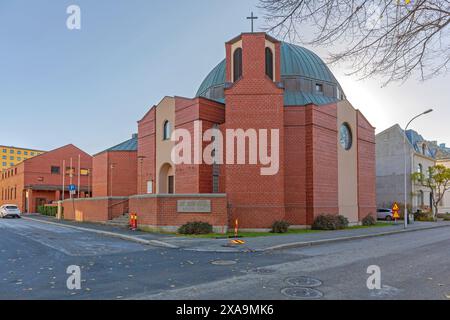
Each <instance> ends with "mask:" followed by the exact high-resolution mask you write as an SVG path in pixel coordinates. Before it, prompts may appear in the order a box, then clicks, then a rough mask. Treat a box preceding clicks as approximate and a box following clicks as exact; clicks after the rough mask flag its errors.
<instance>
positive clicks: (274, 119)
mask: <svg viewBox="0 0 450 320" xmlns="http://www.w3.org/2000/svg"><path fill="white" fill-rule="evenodd" d="M225 52H226V58H225V59H224V60H223V61H222V62H220V63H219V64H218V65H217V66H216V67H215V68H214V69H213V70H212V71H211V72H210V74H209V75H208V76H207V77H206V78H205V80H204V81H203V83H202V84H201V86H200V88H199V90H198V92H197V95H196V96H195V97H194V98H184V97H177V96H175V97H165V98H163V99H162V101H161V102H160V103H159V104H158V105H156V106H154V107H152V108H151V109H150V110H149V111H148V113H147V114H146V115H145V116H144V117H143V118H142V119H141V120H140V121H139V122H138V143H137V175H136V176H137V195H136V196H131V197H130V204H129V206H130V207H129V209H130V212H136V213H137V214H138V215H139V216H140V217H143V218H142V221H143V223H144V224H147V225H149V226H153V227H163V228H164V227H166V228H174V227H176V226H178V225H179V224H180V223H181V222H186V221H188V220H191V221H208V222H211V223H212V224H215V226H216V227H224V225H225V227H226V226H233V225H234V223H235V221H236V220H238V221H239V226H240V227H241V228H245V229H266V228H269V227H270V226H271V224H272V223H273V222H274V221H276V220H286V221H288V222H290V223H291V225H293V226H298V227H304V226H308V225H311V224H312V222H313V220H314V218H315V217H316V216H318V215H321V214H341V215H344V216H346V217H347V218H348V219H349V221H350V222H351V223H355V224H356V223H358V222H360V221H361V219H362V218H364V217H365V216H367V215H368V214H373V215H375V214H376V199H375V198H376V183H375V130H374V128H373V126H372V125H371V124H370V123H369V121H368V120H367V119H366V118H365V117H364V115H363V114H362V113H361V112H360V111H359V110H357V109H355V108H354V107H353V106H352V105H351V104H350V102H349V101H347V99H346V97H345V94H344V91H343V89H342V88H341V86H340V84H339V83H338V81H337V80H336V78H335V77H334V76H333V74H332V73H331V71H330V70H329V68H328V67H327V66H326V64H325V63H324V62H323V61H322V60H321V59H320V58H319V57H318V56H317V55H316V54H314V53H313V52H311V51H309V50H307V49H305V48H302V47H299V46H296V45H292V44H289V43H285V42H281V41H278V40H276V39H274V38H272V37H270V36H269V35H267V34H265V33H244V34H241V35H239V36H238V37H236V38H234V39H232V40H230V41H228V42H227V43H226V44H225ZM199 124H200V125H199ZM211 129H213V130H216V131H218V132H220V133H222V136H223V137H226V136H227V132H228V131H229V130H234V132H236V130H242V131H241V132H249V130H255V132H262V131H264V130H267V131H268V132H275V131H274V130H276V133H277V135H276V138H277V139H276V140H274V139H271V138H273V137H274V136H273V134H271V135H270V137H267V138H268V139H267V141H268V143H267V147H268V150H269V154H270V151H271V150H272V152H277V154H276V155H274V154H272V155H271V156H272V159H274V156H276V158H277V168H276V169H277V170H276V171H274V172H272V173H271V174H269V175H264V174H261V172H263V169H264V168H267V163H263V162H262V161H256V162H251V161H250V154H251V150H249V149H250V141H251V138H252V136H251V135H248V136H246V137H245V139H244V140H245V141H244V142H245V143H244V144H243V145H244V148H245V151H246V155H245V160H246V161H245V162H244V163H240V162H239V161H235V162H233V163H229V161H221V162H220V163H219V162H214V163H205V162H201V163H178V162H177V161H174V150H175V149H176V146H177V143H179V142H180V141H181V140H178V141H177V139H174V138H173V136H174V133H175V132H177V131H180V130H182V131H183V132H189V133H190V134H191V136H192V140H193V141H194V140H195V139H196V136H197V135H199V132H198V131H199V130H200V134H201V135H202V136H203V135H208V132H210V131H211ZM210 140H211V141H212V139H210ZM241 142H242V141H241ZM260 142H261V141H259V149H258V155H261V153H260V152H261V149H262V147H261V144H260ZM275 142H276V143H277V148H276V149H274V148H272V149H271V148H270V147H271V146H272V147H273V144H274V143H275ZM200 144H201V146H202V147H204V148H207V146H208V145H209V144H208V143H207V142H205V141H203V140H201V142H200ZM227 146H229V145H228V144H224V146H223V149H224V150H223V153H224V154H227V155H228V154H229V152H230V151H233V154H234V151H236V150H230V148H229V147H227ZM233 148H234V147H233ZM274 150H275V151H274ZM216 151H217V150H213V152H216ZM189 152H191V154H190V156H192V158H195V157H196V153H198V151H196V150H195V148H194V147H192V149H191V150H190V151H189ZM183 153H184V156H186V150H184V152H183ZM269 154H267V156H268V155H269ZM197 156H198V154H197ZM135 170H136V169H135ZM186 199H187V200H190V201H194V202H195V201H209V204H208V205H207V206H210V207H209V210H210V212H212V214H213V215H214V214H216V213H217V214H218V216H219V217H220V219H219V220H220V222H215V220H214V219H212V220H211V218H210V217H209V216H208V213H207V211H208V210H205V211H206V213H205V212H195V209H194V210H190V211H189V210H188V211H189V214H186V213H183V211H184V209H186V208H185V207H183V208H184V209H182V210H180V201H185V200H186ZM196 199H197V200H196ZM198 199H200V200H198ZM211 199H212V200H211ZM205 203H208V202H205ZM168 206H170V209H168V208H169V207H168ZM211 206H212V208H211ZM219 207H220V208H219ZM191 209H192V208H191ZM164 210H166V211H167V212H169V213H167V215H166V217H168V216H170V217H173V219H172V218H171V219H169V220H167V219H166V220H164V219H163V217H162V216H164V214H163V212H166V211H164ZM199 211H202V210H200V209H199ZM216 211H218V212H216ZM160 215H161V217H160V218H161V219H163V220H158V219H157V216H160ZM180 216H181V217H182V218H181V219H180V218H179V217H180ZM161 221H164V222H161ZM218 224H219V225H218Z"/></svg>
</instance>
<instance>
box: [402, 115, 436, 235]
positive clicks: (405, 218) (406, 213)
mask: <svg viewBox="0 0 450 320" xmlns="http://www.w3.org/2000/svg"><path fill="white" fill-rule="evenodd" d="M431 112H433V109H429V110H427V111H425V112H422V113H421V114H419V115H417V116H415V117H414V118H412V119H411V120H410V121H409V122H408V124H407V125H406V128H405V133H404V135H403V151H404V158H405V159H404V160H405V172H404V173H405V202H404V204H405V217H404V220H405V229H406V228H408V205H407V201H408V199H407V190H406V186H407V168H406V167H407V158H406V153H407V149H406V131H407V130H408V127H409V125H410V124H411V123H412V122H413V121H414V120H416V119H417V118H419V117H421V116H423V115H426V114H428V113H431Z"/></svg>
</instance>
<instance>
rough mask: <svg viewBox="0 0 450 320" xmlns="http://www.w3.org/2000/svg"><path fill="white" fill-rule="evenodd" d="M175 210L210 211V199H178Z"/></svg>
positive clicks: (185, 211)
mask: <svg viewBox="0 0 450 320" xmlns="http://www.w3.org/2000/svg"><path fill="white" fill-rule="evenodd" d="M177 211H178V212H183V213H189V212H200V213H210V212H211V200H178V201H177Z"/></svg>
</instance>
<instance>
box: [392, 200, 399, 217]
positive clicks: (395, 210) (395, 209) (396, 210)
mask: <svg viewBox="0 0 450 320" xmlns="http://www.w3.org/2000/svg"><path fill="white" fill-rule="evenodd" d="M399 211H400V207H399V206H398V204H397V202H395V203H394V205H393V206H392V217H393V218H394V219H395V220H397V219H400V214H399Z"/></svg>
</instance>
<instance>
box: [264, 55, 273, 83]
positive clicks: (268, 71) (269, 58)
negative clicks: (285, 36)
mask: <svg viewBox="0 0 450 320" xmlns="http://www.w3.org/2000/svg"><path fill="white" fill-rule="evenodd" d="M266 75H267V76H268V77H269V78H270V79H272V80H273V52H272V50H271V49H270V48H266Z"/></svg>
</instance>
